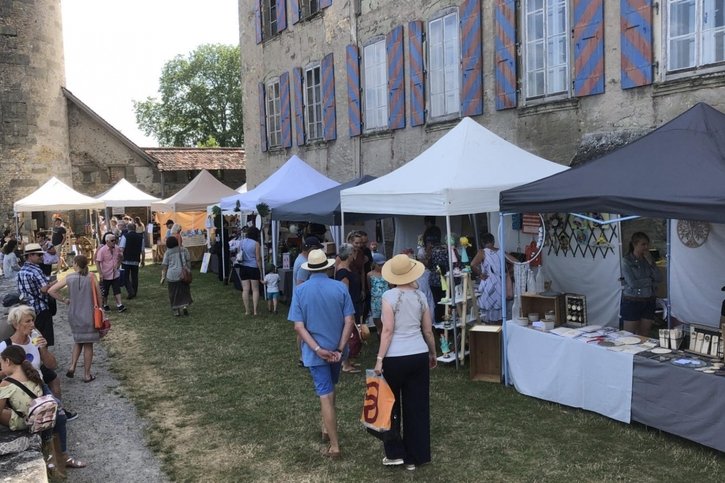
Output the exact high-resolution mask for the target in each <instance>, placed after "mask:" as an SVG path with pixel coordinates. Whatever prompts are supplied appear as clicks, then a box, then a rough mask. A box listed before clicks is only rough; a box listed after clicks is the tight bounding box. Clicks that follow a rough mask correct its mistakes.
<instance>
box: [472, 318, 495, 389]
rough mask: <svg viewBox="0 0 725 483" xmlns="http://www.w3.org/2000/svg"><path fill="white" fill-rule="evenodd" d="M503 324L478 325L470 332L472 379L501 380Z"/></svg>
mask: <svg viewBox="0 0 725 483" xmlns="http://www.w3.org/2000/svg"><path fill="white" fill-rule="evenodd" d="M501 333H502V332H501V326H500V325H476V326H473V327H472V328H471V330H470V331H469V333H468V346H469V348H470V360H469V362H470V365H471V370H470V376H471V380H472V381H486V382H499V383H500V382H501Z"/></svg>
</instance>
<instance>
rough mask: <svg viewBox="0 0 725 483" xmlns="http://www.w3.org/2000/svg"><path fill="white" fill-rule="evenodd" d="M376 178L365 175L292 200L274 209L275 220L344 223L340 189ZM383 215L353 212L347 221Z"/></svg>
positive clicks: (324, 223)
mask: <svg viewBox="0 0 725 483" xmlns="http://www.w3.org/2000/svg"><path fill="white" fill-rule="evenodd" d="M374 179H375V176H369V175H365V176H362V177H360V178H355V179H353V180H350V181H348V182H347V183H343V184H341V185H338V186H335V187H333V188H330V189H326V190H325V191H320V192H319V193H315V194H313V195H310V196H306V197H304V198H302V199H299V200H295V201H292V202H291V203H287V204H285V205H282V206H280V207H278V208H275V209H274V210H272V219H273V220H288V221H309V222H312V223H321V224H323V225H340V224H342V215H341V213H340V191H342V190H344V189H347V188H352V187H353V186H358V185H361V184H364V183H367V182H368V181H372V180H374ZM380 216H381V215H370V214H367V213H351V214H348V215H347V216H346V217H345V221H348V222H351V221H353V222H355V221H364V220H369V219H372V218H380Z"/></svg>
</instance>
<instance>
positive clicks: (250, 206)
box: [217, 155, 340, 212]
mask: <svg viewBox="0 0 725 483" xmlns="http://www.w3.org/2000/svg"><path fill="white" fill-rule="evenodd" d="M339 184H340V183H338V182H337V181H334V180H332V179H330V178H328V177H327V176H324V175H323V174H321V173H320V172H319V171H317V170H316V169H314V168H313V167H312V166H310V165H309V164H307V163H305V162H304V161H303V160H301V159H300V158H298V157H297V156H296V155H292V157H291V158H289V159H288V160H287V162H286V163H284V164H283V165H282V166H280V168H279V169H278V170H277V171H275V172H274V173H272V174H271V175H270V176H269V177H268V178H267V179H265V180H264V181H262V182H261V183H260V184H259V186H257V187H256V188H254V189H253V190H251V191H247V192H246V193H235V194H234V195H233V196H227V197H224V198H221V202H220V203H219V204H220V206H221V208H222V210H225V211H226V210H233V209H235V208H236V207H237V202H239V208H240V210H241V211H246V212H253V211H257V205H258V204H259V203H266V204H267V205H268V206H269V207H270V208H272V209H274V208H276V207H278V206H282V205H284V204H286V203H290V202H292V201H296V200H299V199H301V198H304V197H306V196H310V195H314V194H316V193H319V192H320V191H324V190H326V189H329V188H334V187H335V186H338V185H339ZM217 201H218V199H217Z"/></svg>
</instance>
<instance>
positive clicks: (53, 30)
mask: <svg viewBox="0 0 725 483" xmlns="http://www.w3.org/2000/svg"><path fill="white" fill-rule="evenodd" d="M0 11H1V12H2V15H1V16H0V170H1V171H2V176H0V225H2V224H4V223H7V222H8V221H9V220H10V219H11V218H12V211H13V209H12V206H13V202H14V201H16V200H18V199H20V198H22V197H24V196H27V195H28V194H30V193H31V192H33V191H34V190H35V189H36V188H38V187H39V186H40V185H41V184H42V183H44V182H45V181H47V180H48V178H50V177H51V176H53V175H55V176H57V177H58V178H60V179H62V180H63V181H64V182H67V183H70V182H71V167H70V158H69V153H68V124H67V116H66V102H65V99H64V97H63V94H62V92H61V86H62V85H64V84H65V71H64V60H63V36H62V28H61V9H60V1H59V0H22V1H21V0H0Z"/></svg>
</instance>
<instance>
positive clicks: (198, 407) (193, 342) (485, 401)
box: [104, 265, 725, 483]
mask: <svg viewBox="0 0 725 483" xmlns="http://www.w3.org/2000/svg"><path fill="white" fill-rule="evenodd" d="M140 278H141V284H140V285H141V287H140V289H139V294H140V295H139V296H138V297H137V298H136V299H134V300H130V301H129V302H128V303H127V306H128V308H129V310H128V312H126V313H125V314H120V315H116V314H113V315H112V323H113V330H112V331H111V333H110V334H109V336H108V337H107V338H106V339H105V342H104V344H105V346H106V348H107V349H108V350H109V355H110V358H111V361H112V370H113V371H114V372H115V373H116V375H117V376H118V377H119V378H120V379H121V380H122V382H123V383H124V387H125V390H126V391H127V393H128V397H129V398H130V399H131V400H133V401H134V402H135V404H136V406H137V407H138V408H139V411H140V412H141V414H142V415H143V416H144V417H146V418H147V419H148V420H149V421H150V422H151V426H150V429H149V433H148V438H149V442H150V445H151V446H152V448H153V449H154V450H155V451H156V452H157V453H158V454H159V455H160V457H161V458H162V460H163V464H164V467H165V469H166V471H167V472H168V474H169V475H170V476H171V478H172V479H174V480H176V481H214V482H221V481H335V482H355V483H359V482H361V481H365V482H367V481H441V482H457V481H567V482H569V481H615V480H617V481H623V480H624V481H638V482H647V481H652V482H655V481H698V482H704V481H713V482H722V481H725V455H723V454H722V453H719V452H717V451H714V450H710V449H708V448H705V447H702V446H699V445H697V444H694V443H691V442H688V441H685V440H682V439H680V438H676V437H673V436H669V435H666V434H661V433H659V432H658V431H655V430H649V429H647V428H645V427H642V426H641V425H637V424H632V425H626V424H621V423H618V422H615V421H612V420H610V419H607V418H605V417H603V416H599V415H596V414H593V413H589V412H586V411H580V410H576V409H572V408H568V407H564V406H559V405H557V404H552V403H547V402H543V401H539V400H536V399H533V398H528V397H525V396H522V395H520V394H518V393H517V392H516V391H515V390H514V389H513V388H511V387H504V386H503V385H500V384H491V383H485V382H472V381H470V380H469V379H468V367H466V368H465V369H463V370H458V371H456V370H455V368H454V367H451V366H439V367H438V368H437V369H435V370H434V371H433V372H432V376H431V411H432V429H431V431H432V453H433V462H432V463H431V464H429V465H425V466H423V467H420V468H418V469H417V470H416V471H414V472H409V471H406V470H404V469H403V468H402V467H383V466H382V465H381V464H380V461H381V459H382V457H383V453H382V447H381V444H380V443H379V442H378V440H376V439H374V438H373V437H372V436H370V435H368V434H367V433H366V432H365V431H364V430H363V429H362V426H361V425H360V423H359V422H358V419H359V416H360V411H361V407H362V400H363V394H364V376H363V375H362V374H342V375H341V383H340V384H339V386H338V423H339V428H340V433H341V436H340V437H341V447H342V451H343V458H342V460H340V461H328V460H327V459H325V458H323V457H321V456H320V454H319V451H320V449H321V448H322V445H321V443H320V440H319V434H320V433H319V400H318V398H317V397H316V396H315V394H314V391H313V388H312V384H311V380H310V377H309V373H308V372H307V370H306V369H300V368H298V367H297V366H296V361H297V354H296V350H295V342H294V341H295V335H294V331H293V329H292V325H291V324H290V323H289V322H287V320H286V317H285V315H286V306H284V305H280V309H281V310H280V315H277V316H273V315H268V314H267V313H266V307H264V308H262V309H261V313H262V314H264V315H262V316H259V317H245V316H244V315H243V309H242V301H241V295H240V293H239V292H237V291H235V290H234V289H233V288H232V286H224V285H222V284H221V283H220V282H218V280H217V277H216V275H214V274H208V275H206V274H198V273H195V274H194V283H193V285H192V295H193V297H194V301H195V302H194V304H193V305H192V306H191V315H190V316H189V317H174V316H172V314H171V311H170V309H169V304H168V296H167V291H166V286H160V285H159V279H160V267H159V266H158V265H147V266H146V267H145V268H143V269H141V270H140ZM373 339H375V337H373ZM371 344H372V345H368V346H366V347H365V348H364V349H363V355H364V357H363V359H362V362H363V366H364V367H372V365H373V363H374V359H375V354H376V349H377V347H375V346H374V344H375V343H372V342H371ZM723 403H724V402H723V401H703V404H723Z"/></svg>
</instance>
